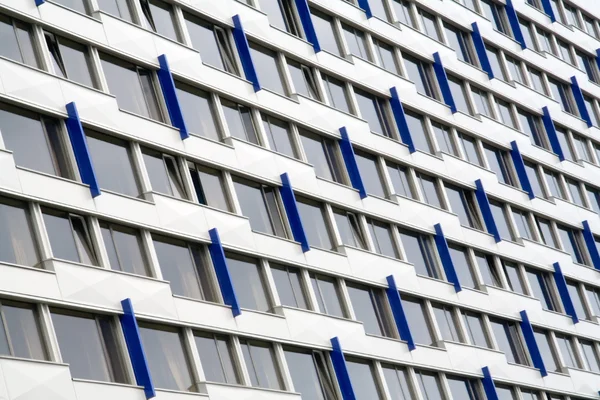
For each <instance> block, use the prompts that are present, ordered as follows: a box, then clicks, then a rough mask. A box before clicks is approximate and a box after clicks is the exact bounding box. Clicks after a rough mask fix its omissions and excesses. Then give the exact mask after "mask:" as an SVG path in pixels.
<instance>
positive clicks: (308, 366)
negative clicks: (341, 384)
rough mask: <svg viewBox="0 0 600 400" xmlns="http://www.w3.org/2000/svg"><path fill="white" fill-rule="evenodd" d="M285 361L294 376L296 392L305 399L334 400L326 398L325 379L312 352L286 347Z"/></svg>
mask: <svg viewBox="0 0 600 400" xmlns="http://www.w3.org/2000/svg"><path fill="white" fill-rule="evenodd" d="M283 351H284V354H285V360H286V362H287V365H288V369H289V370H290V375H291V376H292V382H293V384H294V391H295V392H297V393H300V394H301V395H302V398H303V399H311V400H312V399H314V400H332V399H330V398H329V396H326V395H325V394H324V391H323V387H322V386H323V385H322V383H321V381H322V379H323V378H324V377H322V376H321V374H320V373H319V370H318V369H317V366H316V363H315V359H314V356H313V354H312V352H311V351H308V350H301V349H292V348H286V347H284V350H283Z"/></svg>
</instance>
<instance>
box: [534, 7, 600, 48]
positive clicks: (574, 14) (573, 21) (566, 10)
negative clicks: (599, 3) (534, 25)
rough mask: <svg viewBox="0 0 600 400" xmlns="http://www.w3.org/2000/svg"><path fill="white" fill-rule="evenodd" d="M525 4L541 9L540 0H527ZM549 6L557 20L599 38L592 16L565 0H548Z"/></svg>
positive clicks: (595, 22) (594, 19)
mask: <svg viewBox="0 0 600 400" xmlns="http://www.w3.org/2000/svg"><path fill="white" fill-rule="evenodd" d="M527 4H529V5H531V6H533V7H535V8H537V9H538V10H540V11H542V5H541V1H540V0H527ZM550 6H551V7H552V11H553V12H554V16H555V17H556V20H557V21H558V22H560V23H562V24H564V25H567V26H569V27H575V28H577V29H579V30H581V31H583V32H585V33H587V34H588V35H590V36H593V37H595V38H596V39H600V29H599V26H598V20H597V19H596V18H594V17H593V16H591V15H589V14H587V13H585V12H584V11H583V10H581V9H580V8H579V7H577V6H575V5H573V4H571V3H568V2H566V1H561V0H550Z"/></svg>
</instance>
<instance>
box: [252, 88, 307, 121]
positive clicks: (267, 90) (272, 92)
mask: <svg viewBox="0 0 600 400" xmlns="http://www.w3.org/2000/svg"><path fill="white" fill-rule="evenodd" d="M281 84H282V85H284V83H283V81H282V82H281ZM284 90H285V88H284ZM263 91H264V92H267V93H271V94H273V95H275V96H278V97H281V98H282V99H285V100H286V101H291V102H292V103H294V105H299V104H300V102H299V101H298V100H296V99H293V98H292V97H291V94H290V95H288V94H286V93H279V92H276V91H275V90H274V89H270V88H268V87H265V86H261V87H260V90H259V91H258V92H255V94H256V95H258V93H261V92H263ZM273 111H275V110H273ZM274 113H275V114H278V115H281V116H285V115H282V114H279V113H278V112H274ZM285 119H289V118H288V117H287V116H285Z"/></svg>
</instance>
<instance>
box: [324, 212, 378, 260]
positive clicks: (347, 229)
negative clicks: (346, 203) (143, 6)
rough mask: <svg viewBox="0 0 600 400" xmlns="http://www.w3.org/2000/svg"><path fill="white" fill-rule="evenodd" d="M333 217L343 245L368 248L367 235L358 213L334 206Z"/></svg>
mask: <svg viewBox="0 0 600 400" xmlns="http://www.w3.org/2000/svg"><path fill="white" fill-rule="evenodd" d="M333 217H334V219H335V224H336V226H337V229H338V232H339V233H340V237H341V239H342V244H343V245H345V246H352V247H358V248H360V249H363V250H366V249H367V243H366V240H365V236H364V234H363V231H362V229H361V226H360V222H359V220H358V216H357V215H356V214H354V213H352V212H350V211H345V210H340V209H337V208H334V209H333ZM375 239H376V238H374V239H373V240H374V241H375Z"/></svg>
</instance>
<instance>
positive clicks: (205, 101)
mask: <svg viewBox="0 0 600 400" xmlns="http://www.w3.org/2000/svg"><path fill="white" fill-rule="evenodd" d="M175 91H176V93H177V99H178V100H179V105H180V107H181V113H182V114H183V118H184V119H185V125H186V127H187V129H188V130H189V131H190V132H192V133H195V134H197V135H200V136H202V137H205V138H208V139H212V140H216V141H219V140H220V139H221V135H220V134H219V129H218V128H217V122H216V119H215V111H214V105H213V101H212V99H211V95H210V93H208V92H205V91H203V90H200V89H196V88H195V87H193V86H190V85H186V84H184V83H181V82H178V81H175Z"/></svg>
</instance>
